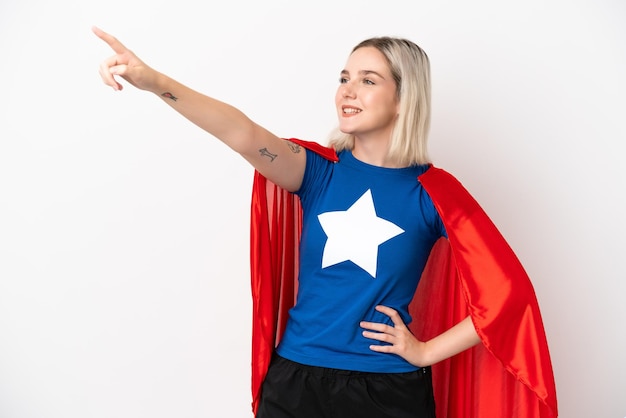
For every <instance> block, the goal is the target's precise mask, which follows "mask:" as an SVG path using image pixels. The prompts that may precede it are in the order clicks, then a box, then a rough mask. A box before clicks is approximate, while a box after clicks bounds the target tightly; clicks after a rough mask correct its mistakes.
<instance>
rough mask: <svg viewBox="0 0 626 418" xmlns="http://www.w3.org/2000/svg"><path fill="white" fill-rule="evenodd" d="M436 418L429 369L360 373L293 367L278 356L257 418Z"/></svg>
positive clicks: (263, 388)
mask: <svg viewBox="0 0 626 418" xmlns="http://www.w3.org/2000/svg"><path fill="white" fill-rule="evenodd" d="M309 417H310V418H351V417H354V418H357V417H358V418H369V417H371V418H386V417H388V418H434V417H435V401H434V398H433V390H432V377H431V374H430V367H426V368H422V369H420V370H418V371H415V372H409V373H364V372H353V371H348V370H337V369H327V368H323V367H314V366H306V365H302V364H298V363H294V362H292V361H289V360H287V359H284V358H282V357H279V356H277V355H275V356H274V358H273V359H272V363H271V364H270V368H269V370H268V373H267V377H266V378H265V381H264V382H263V387H262V392H261V401H260V404H259V409H258V411H257V415H256V418H309Z"/></svg>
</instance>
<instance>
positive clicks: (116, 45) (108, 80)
mask: <svg viewBox="0 0 626 418" xmlns="http://www.w3.org/2000/svg"><path fill="white" fill-rule="evenodd" d="M92 30H93V33H95V34H96V36H98V38H100V39H102V40H103V41H104V42H106V43H107V44H108V45H109V46H110V47H111V49H112V50H113V52H115V55H113V56H111V57H109V58H107V59H106V60H104V61H103V62H102V63H101V64H100V77H102V81H103V82H104V84H106V85H107V86H111V87H113V89H114V90H116V91H119V90H122V88H123V86H122V85H121V84H120V83H118V82H117V80H116V79H115V77H114V76H120V77H122V78H123V79H124V80H126V81H128V82H129V83H130V84H131V85H133V86H135V87H137V88H138V89H141V90H154V88H155V85H156V81H157V77H158V73H157V72H156V71H155V70H153V69H152V68H150V67H149V66H147V65H146V64H145V63H144V62H143V61H141V60H140V59H139V58H137V56H136V55H135V54H134V53H133V52H132V51H131V50H129V49H128V48H126V47H125V46H124V45H123V44H122V43H121V42H120V41H118V40H117V38H115V37H114V36H112V35H110V34H108V33H106V32H104V31H103V30H102V29H99V28H97V27H95V26H94V27H93V28H92Z"/></svg>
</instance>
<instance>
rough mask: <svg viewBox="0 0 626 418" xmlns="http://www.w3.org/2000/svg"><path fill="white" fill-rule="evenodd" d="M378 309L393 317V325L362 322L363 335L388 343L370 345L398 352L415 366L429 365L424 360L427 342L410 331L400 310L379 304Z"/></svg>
mask: <svg viewBox="0 0 626 418" xmlns="http://www.w3.org/2000/svg"><path fill="white" fill-rule="evenodd" d="M376 310H377V311H378V312H382V313H384V314H385V315H387V316H388V317H389V318H391V321H392V322H393V326H391V325H387V324H382V323H377V322H365V321H363V322H361V324H360V325H361V328H364V329H365V331H363V336H364V337H365V338H369V339H372V340H377V341H382V342H385V343H387V344H388V345H378V344H373V345H370V349H371V350H372V351H377V352H379V353H392V354H397V355H399V356H400V357H402V358H403V359H405V360H406V361H408V362H409V363H411V364H413V365H414V366H418V367H424V366H429V365H430V364H426V363H425V362H424V361H425V359H424V354H425V349H426V343H425V342H423V341H419V340H418V339H417V338H415V336H414V335H413V334H412V333H411V331H409V328H408V327H407V326H406V325H405V324H404V322H403V321H402V318H401V317H400V315H399V314H398V312H397V311H396V310H395V309H393V308H389V307H387V306H377V307H376Z"/></svg>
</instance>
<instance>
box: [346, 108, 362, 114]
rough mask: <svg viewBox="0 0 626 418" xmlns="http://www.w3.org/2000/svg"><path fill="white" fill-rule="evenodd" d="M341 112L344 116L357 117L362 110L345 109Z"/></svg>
mask: <svg viewBox="0 0 626 418" xmlns="http://www.w3.org/2000/svg"><path fill="white" fill-rule="evenodd" d="M341 110H342V112H343V114H344V115H356V114H357V113H361V109H357V108H354V107H344V108H343V109H341Z"/></svg>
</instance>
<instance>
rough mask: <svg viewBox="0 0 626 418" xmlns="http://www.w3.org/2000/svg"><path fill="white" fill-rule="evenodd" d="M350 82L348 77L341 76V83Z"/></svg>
mask: <svg viewBox="0 0 626 418" xmlns="http://www.w3.org/2000/svg"><path fill="white" fill-rule="evenodd" d="M347 82H348V79H347V78H345V77H339V83H340V84H346V83H347Z"/></svg>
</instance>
